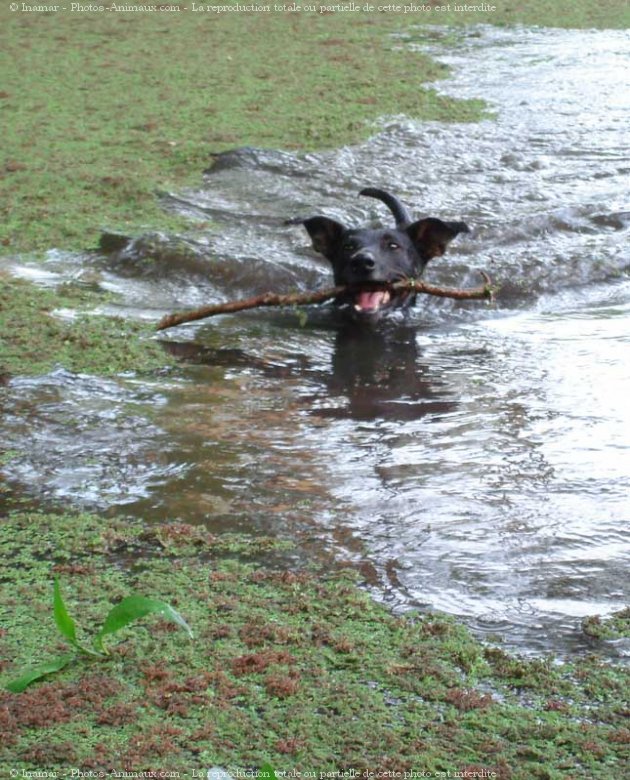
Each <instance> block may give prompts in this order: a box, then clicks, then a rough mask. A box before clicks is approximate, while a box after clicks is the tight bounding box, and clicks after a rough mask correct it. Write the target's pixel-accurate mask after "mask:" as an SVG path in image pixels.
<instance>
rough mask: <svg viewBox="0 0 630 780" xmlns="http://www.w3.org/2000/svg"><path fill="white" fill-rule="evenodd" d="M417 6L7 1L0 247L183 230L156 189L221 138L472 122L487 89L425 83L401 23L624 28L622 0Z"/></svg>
mask: <svg viewBox="0 0 630 780" xmlns="http://www.w3.org/2000/svg"><path fill="white" fill-rule="evenodd" d="M317 5H318V6H319V5H320V4H317ZM376 5H377V6H378V4H376ZM420 5H421V4H420ZM428 5H431V6H432V7H433V9H434V10H432V11H431V12H429V13H424V14H422V13H421V14H407V15H404V14H402V13H396V12H391V13H378V12H373V13H359V14H350V13H326V14H321V13H310V12H300V13H293V14H290V13H282V12H272V13H269V14H261V13H231V14H230V13H226V14H221V15H217V14H209V13H193V12H192V11H191V10H189V11H181V12H180V13H176V14H173V13H170V14H169V13H166V12H165V13H141V14H133V13H105V12H102V13H98V12H97V13H83V14H82V13H71V12H70V11H69V10H68V11H60V12H58V13H49V14H42V13H25V12H21V11H17V12H11V11H10V10H9V6H8V4H3V6H2V7H1V8H0V63H1V65H2V74H3V75H2V83H1V84H0V105H1V110H2V114H3V128H4V129H3V142H4V155H3V160H2V161H0V203H1V204H2V205H1V207H0V209H1V210H0V216H1V222H2V226H1V227H0V246H2V247H3V248H4V250H3V251H4V252H5V253H15V252H22V251H33V250H38V249H39V250H41V249H50V248H51V247H58V248H64V249H68V248H79V249H84V248H86V247H92V246H94V245H95V244H96V240H97V237H98V235H99V232H100V230H101V229H102V228H109V229H117V230H122V231H123V232H131V233H138V232H141V231H144V230H147V229H156V228H163V229H169V228H170V229H173V228H176V227H182V224H181V223H180V222H179V220H178V219H177V218H175V217H172V216H169V215H168V214H166V213H165V212H164V211H163V210H162V209H161V208H160V204H159V199H158V198H157V196H156V192H157V191H159V190H162V191H163V190H166V189H173V188H174V189H177V188H181V187H183V186H185V185H187V184H193V183H198V181H199V174H200V171H202V170H203V169H204V168H205V167H207V165H208V163H209V161H210V159H211V155H212V153H213V152H217V151H220V150H224V149H226V148H228V147H234V146H243V145H255V146H265V147H274V148H285V149H314V148H324V147H339V146H342V145H344V144H347V143H353V142H356V141H358V140H361V139H364V138H366V137H367V136H368V135H369V134H370V133H372V132H373V131H374V124H373V123H374V120H376V119H378V118H379V117H381V116H383V115H388V114H407V115H409V116H412V117H417V118H420V119H438V120H451V121H452V120H457V121H466V120H474V119H478V118H479V117H480V116H481V114H482V111H483V106H484V104H483V100H477V101H461V100H456V99H453V98H450V97H444V96H440V95H438V94H437V93H436V92H435V91H434V90H431V89H430V88H429V87H427V84H428V83H429V82H431V81H432V80H435V79H436V78H438V77H442V76H444V75H445V68H444V67H443V66H441V65H439V64H437V63H436V62H435V61H434V60H432V59H430V58H429V57H427V56H425V55H423V54H422V53H420V52H417V51H416V52H413V51H410V50H409V49H407V48H405V47H403V46H400V45H399V44H398V43H397V42H396V41H395V40H394V39H393V38H392V37H391V35H390V33H392V32H395V31H398V30H401V29H408V28H409V26H410V25H413V24H418V23H422V22H437V23H440V24H452V25H461V24H465V23H471V22H485V23H492V24H504V23H513V22H524V23H529V24H538V25H545V24H547V25H560V26H571V25H575V26H614V27H622V26H624V24H625V25H627V24H630V11H629V10H628V6H627V4H626V3H624V2H623V0H602V2H598V3H587V2H572V1H571V0H531V1H530V2H523V3H514V2H511V1H510V0H495V2H493V3H492V5H493V6H494V7H495V8H496V10H494V11H493V12H491V13H484V12H473V13H464V12H459V11H456V10H454V9H455V7H456V4H452V10H451V11H441V10H440V11H438V10H437V7H438V5H439V7H441V4H435V3H429V4H428ZM444 5H448V4H444ZM480 98H483V96H480ZM0 251H1V250H0Z"/></svg>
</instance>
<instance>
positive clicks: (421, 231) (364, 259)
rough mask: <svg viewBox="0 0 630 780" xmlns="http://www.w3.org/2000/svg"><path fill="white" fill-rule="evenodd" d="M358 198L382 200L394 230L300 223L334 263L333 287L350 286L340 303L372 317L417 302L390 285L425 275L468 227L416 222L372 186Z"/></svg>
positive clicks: (323, 221)
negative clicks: (391, 219) (389, 212)
mask: <svg viewBox="0 0 630 780" xmlns="http://www.w3.org/2000/svg"><path fill="white" fill-rule="evenodd" d="M360 194H361V195H368V196H369V197H372V198H378V199H379V200H382V201H383V203H385V205H386V206H388V208H389V209H390V211H391V212H392V214H393V215H394V218H395V222H396V225H395V227H393V228H385V229H378V230H376V229H370V228H348V227H346V226H345V225H342V224H341V223H340V222H337V221H336V220H334V219H330V218H329V217H311V218H309V219H301V220H296V221H298V222H301V223H302V224H303V225H304V227H305V228H306V230H307V231H308V234H309V235H310V237H311V240H312V242H313V248H314V249H315V251H317V252H320V253H321V254H322V255H324V257H325V258H327V259H328V260H329V261H330V263H331V265H332V268H333V273H334V278H335V284H336V285H339V286H341V285H344V286H347V287H348V288H350V290H349V291H348V292H347V293H344V294H343V295H342V296H341V297H340V299H339V300H338V301H337V302H338V303H340V304H347V305H350V307H351V309H352V311H353V312H354V313H355V314H356V315H359V316H361V315H363V316H374V315H380V314H382V313H383V312H384V311H386V310H388V309H391V308H394V307H400V306H408V305H410V304H411V303H413V300H414V298H415V296H414V295H413V294H412V293H410V292H407V291H400V290H396V291H394V290H391V288H388V285H390V284H392V283H393V282H400V281H403V280H405V279H414V278H418V277H419V276H421V274H422V272H423V271H424V268H425V266H426V264H427V263H428V262H429V260H431V259H432V258H434V257H439V256H440V255H443V254H444V252H445V250H446V247H447V245H448V244H449V243H450V242H451V241H452V240H453V239H454V238H455V236H457V235H458V234H459V233H467V232H468V226H467V225H465V224H464V223H463V222H442V220H440V219H436V218H434V217H426V218H425V219H420V220H417V221H415V222H412V221H411V219H410V218H409V215H408V213H407V210H406V209H405V207H404V206H403V205H402V204H401V202H400V201H399V200H398V198H396V197H395V196H394V195H390V194H389V193H388V192H384V191H383V190H378V189H374V188H371V187H370V188H367V189H364V190H361V193H360Z"/></svg>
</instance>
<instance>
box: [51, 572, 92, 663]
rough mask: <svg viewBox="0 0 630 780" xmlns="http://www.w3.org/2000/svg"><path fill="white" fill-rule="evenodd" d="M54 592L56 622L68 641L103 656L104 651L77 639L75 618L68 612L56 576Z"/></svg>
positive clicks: (86, 650)
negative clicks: (85, 644) (95, 650)
mask: <svg viewBox="0 0 630 780" xmlns="http://www.w3.org/2000/svg"><path fill="white" fill-rule="evenodd" d="M54 594H55V595H54V599H53V610H54V615H55V623H56V624H57V628H58V629H59V631H60V632H61V633H62V634H63V636H64V637H65V638H66V639H67V640H68V642H70V644H71V645H72V646H73V647H76V648H77V650H80V651H81V652H82V653H87V654H88V655H98V656H102V653H95V652H94V650H92V649H91V648H90V647H84V646H83V645H82V644H81V643H80V642H79V641H78V640H77V628H76V625H75V623H74V620H73V619H72V618H71V617H70V615H69V614H68V610H67V609H66V605H65V603H64V600H63V597H62V595H61V588H60V587H59V580H58V579H57V578H56V577H55V588H54Z"/></svg>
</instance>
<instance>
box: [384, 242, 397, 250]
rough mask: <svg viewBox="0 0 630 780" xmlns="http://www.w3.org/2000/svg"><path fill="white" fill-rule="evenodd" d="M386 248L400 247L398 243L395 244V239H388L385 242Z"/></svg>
mask: <svg viewBox="0 0 630 780" xmlns="http://www.w3.org/2000/svg"><path fill="white" fill-rule="evenodd" d="M387 248H388V249H400V244H397V243H396V242H395V241H388V242H387Z"/></svg>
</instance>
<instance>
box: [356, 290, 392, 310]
mask: <svg viewBox="0 0 630 780" xmlns="http://www.w3.org/2000/svg"><path fill="white" fill-rule="evenodd" d="M391 298H392V296H391V295H390V293H389V290H361V291H360V292H358V293H356V294H355V296H354V310H355V311H358V312H360V313H361V314H375V313H376V312H377V311H379V310H380V309H381V308H382V307H383V306H387V304H388V303H389V302H390V301H391Z"/></svg>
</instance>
